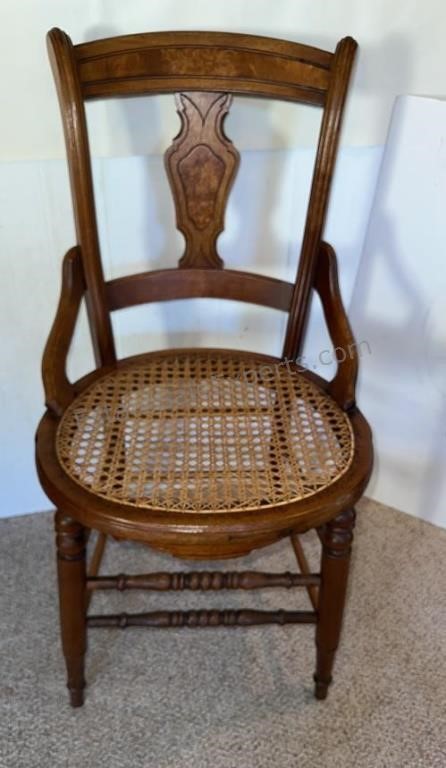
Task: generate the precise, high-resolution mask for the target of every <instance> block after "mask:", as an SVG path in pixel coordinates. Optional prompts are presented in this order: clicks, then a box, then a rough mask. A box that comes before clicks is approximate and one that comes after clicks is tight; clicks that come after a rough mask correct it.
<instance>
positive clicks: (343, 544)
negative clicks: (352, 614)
mask: <svg viewBox="0 0 446 768" xmlns="http://www.w3.org/2000/svg"><path fill="white" fill-rule="evenodd" d="M354 524H355V512H354V510H352V509H349V510H347V511H345V512H343V513H342V514H341V515H339V516H338V517H336V518H335V519H334V520H330V522H329V523H327V524H326V525H325V526H324V528H323V531H322V535H321V539H322V567H321V588H320V595H319V606H318V614H319V615H318V623H317V628H316V648H317V661H316V673H315V675H314V680H315V696H316V698H317V699H325V698H326V697H327V693H328V687H329V685H330V683H331V681H332V674H331V673H332V669H333V664H334V659H335V653H336V648H337V647H338V643H339V637H340V634H341V627H342V616H343V613H344V605H345V595H346V590H347V581H348V570H349V564H350V553H351V545H352V540H353V527H354Z"/></svg>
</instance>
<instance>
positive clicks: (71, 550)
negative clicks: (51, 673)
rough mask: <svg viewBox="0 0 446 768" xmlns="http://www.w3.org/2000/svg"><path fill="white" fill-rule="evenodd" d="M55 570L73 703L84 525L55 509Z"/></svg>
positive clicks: (79, 661)
mask: <svg viewBox="0 0 446 768" xmlns="http://www.w3.org/2000/svg"><path fill="white" fill-rule="evenodd" d="M55 527H56V547H57V573H58V580H59V608H60V628H61V636H62V649H63V653H64V656H65V663H66V667H67V675H68V680H67V687H68V690H69V691H70V702H71V706H73V707H80V706H82V704H83V701H84V687H85V678H84V657H85V651H86V647H87V643H86V560H85V556H86V535H85V534H86V529H85V528H84V527H83V526H82V525H81V524H80V523H78V522H76V520H73V519H72V518H70V517H68V516H67V515H64V514H63V512H56V515H55Z"/></svg>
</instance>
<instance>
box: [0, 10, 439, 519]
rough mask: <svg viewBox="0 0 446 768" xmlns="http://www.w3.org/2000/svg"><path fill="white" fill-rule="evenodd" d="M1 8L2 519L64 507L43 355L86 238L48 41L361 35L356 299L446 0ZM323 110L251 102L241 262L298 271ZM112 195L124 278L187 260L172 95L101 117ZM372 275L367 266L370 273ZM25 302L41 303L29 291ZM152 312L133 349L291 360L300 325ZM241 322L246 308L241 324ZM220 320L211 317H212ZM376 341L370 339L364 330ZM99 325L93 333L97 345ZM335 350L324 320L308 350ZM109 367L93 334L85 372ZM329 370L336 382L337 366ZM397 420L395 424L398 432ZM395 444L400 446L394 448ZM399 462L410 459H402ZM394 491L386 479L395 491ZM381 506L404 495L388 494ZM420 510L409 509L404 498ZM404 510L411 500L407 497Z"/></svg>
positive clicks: (134, 322)
mask: <svg viewBox="0 0 446 768" xmlns="http://www.w3.org/2000/svg"><path fill="white" fill-rule="evenodd" d="M0 14H1V16H2V18H1V19H0V22H1V23H0V57H1V58H2V61H1V63H2V65H3V66H2V68H1V71H2V72H3V73H6V72H7V73H8V77H5V75H3V77H2V82H1V84H0V88H1V93H0V103H1V104H2V119H1V120H0V259H1V275H2V280H1V283H0V327H1V329H2V330H1V333H2V353H3V354H2V367H1V369H0V392H1V395H2V397H1V401H0V411H1V414H0V423H1V424H2V427H1V429H2V433H1V442H0V445H1V448H0V450H1V452H2V456H1V461H0V487H1V489H2V495H3V497H2V499H1V502H0V516H1V515H12V514H20V513H25V512H30V511H34V510H38V509H44V508H48V506H49V502H48V500H47V499H46V498H45V497H44V495H43V494H42V492H41V491H40V488H39V486H38V482H37V479H36V477H35V473H34V466H33V433H34V430H35V426H36V423H37V420H38V418H39V416H40V414H41V412H42V402H43V399H42V398H43V396H42V390H41V386H40V380H39V367H40V358H41V352H42V348H43V344H44V341H45V338H46V335H47V333H48V329H49V326H50V323H51V319H52V316H53V312H54V309H55V305H56V301H57V294H58V290H59V272H60V262H61V257H62V255H63V253H64V251H65V250H66V249H67V248H68V247H70V246H71V245H72V244H73V243H74V233H73V226H72V216H71V208H70V200H69V191H68V181H67V175H66V170H65V163H64V160H63V159H62V158H63V142H62V131H61V126H60V119H59V114H58V107H57V102H56V98H55V93H54V87H53V83H52V79H51V74H50V70H49V66H48V63H47V60H46V51H45V45H44V35H45V33H46V31H47V30H48V29H49V28H50V27H51V26H55V25H57V26H61V27H62V28H65V29H66V31H68V32H69V34H70V35H71V36H72V38H73V40H74V42H79V41H82V40H86V39H92V38H95V37H101V36H107V35H110V34H118V33H130V32H137V31H141V30H157V29H158V30H159V29H172V28H177V29H181V28H183V29H192V28H196V29H225V30H234V31H245V32H253V33H258V34H269V35H273V36H274V35H276V36H283V37H288V38H290V39H296V40H301V41H304V42H308V43H314V44H316V45H321V46H324V47H333V46H334V44H335V42H336V40H337V39H339V38H340V37H341V36H343V35H345V34H352V35H353V36H355V37H356V38H357V39H358V41H359V42H360V45H361V51H360V58H359V65H358V68H357V71H356V75H355V80H354V88H353V93H352V97H351V100H350V106H349V109H348V113H347V116H346V124H345V131H344V134H343V146H342V150H341V153H340V162H339V167H338V173H337V176H336V181H335V189H334V194H333V200H332V205H331V209H330V215H329V221H328V226H327V237H328V238H330V239H331V240H332V242H333V243H334V245H335V246H336V248H337V250H338V254H339V257H340V260H341V280H342V287H343V292H344V297H345V299H346V302H347V304H348V303H349V300H350V297H351V292H352V288H353V285H354V283H355V280H356V276H357V272H358V266H359V262H360V256H361V252H362V245H363V241H364V237H365V232H366V227H367V222H368V218H369V213H370V207H371V204H372V201H373V195H374V190H375V184H376V178H377V175H378V171H379V165H380V159H381V155H382V144H383V142H384V137H385V134H386V130H387V126H388V121H389V116H390V112H391V106H392V103H393V101H394V98H395V96H396V95H397V94H398V93H400V92H410V91H418V92H423V93H435V94H441V93H442V90H444V88H445V86H444V78H443V77H442V72H443V71H444V63H443V60H442V59H443V56H444V54H443V47H442V44H440V39H439V36H440V35H441V34H442V33H441V30H442V28H443V27H442V24H443V22H444V15H445V12H444V11H443V5H442V4H440V2H433V0H431V2H430V3H425V4H424V5H423V11H422V13H421V11H420V6H419V3H415V2H407V1H406V2H403V1H402V0H393V2H392V3H391V4H388V3H384V2H383V0H375V2H374V3H373V4H371V3H369V2H367V3H366V2H365V0H316V1H315V0H307V1H305V2H304V1H303V2H299V3H296V2H294V0H275V2H274V4H272V3H271V2H270V0H243V1H242V0H213V1H212V2H210V1H209V0H190V1H189V2H186V1H185V0H170V1H169V0H162V1H161V0H159V1H158V0H152V2H150V3H147V1H146V0H144V2H142V0H132V2H131V3H122V2H118V1H117V0H91V1H90V2H88V3H87V2H85V0H71V1H70V2H68V0H64V1H63V2H61V0H42V1H41V2H39V3H34V2H30V0H21V2H20V3H15V2H12V0H9V1H8V0H3V3H2V6H1V10H0ZM314 114H315V113H314V112H313V111H312V110H311V109H308V108H302V109H299V108H295V107H293V106H292V105H283V104H278V105H275V106H273V107H270V106H268V105H266V104H265V103H263V102H258V101H249V102H241V101H240V100H237V103H236V104H235V105H234V108H233V111H232V114H231V116H230V118H229V120H228V123H227V131H228V133H229V135H230V136H231V138H233V139H234V141H235V143H236V144H237V146H238V147H239V148H241V149H242V150H243V152H242V166H241V170H240V174H239V177H238V179H237V183H236V186H235V189H234V191H233V194H232V195H231V200H230V206H229V211H228V220H227V230H226V232H225V233H224V235H223V236H222V237H221V241H220V249H221V252H222V255H223V256H224V258H225V260H226V262H227V263H228V264H229V265H230V266H240V267H243V268H248V269H253V268H254V267H255V268H257V269H258V270H259V271H264V272H267V273H269V274H283V275H286V276H287V277H289V278H292V277H293V276H294V270H295V266H296V261H297V254H298V247H299V237H300V228H301V224H302V220H303V213H304V209H305V200H306V198H305V191H306V189H307V188H308V182H309V173H310V166H311V159H312V155H313V148H312V141H313V138H314V137H313V134H312V133H311V130H310V129H311V128H314V124H315V120H314ZM89 122H90V125H91V133H92V139H93V150H94V155H95V157H96V158H97V159H96V160H95V164H94V172H95V184H96V188H97V195H98V213H99V219H100V230H101V242H102V246H103V256H104V263H105V269H106V273H107V276H115V275H117V274H124V273H126V272H131V271H133V270H134V269H140V268H150V267H156V266H160V265H161V264H162V265H168V264H174V263H175V260H176V259H177V257H178V256H179V254H180V252H181V238H180V236H179V235H177V234H176V233H175V230H174V217H173V208H172V202H171V199H170V194H169V191H168V188H167V183H166V180H165V176H164V172H163V169H162V162H161V158H160V153H161V152H162V151H163V150H164V148H165V147H166V144H168V143H169V142H170V139H171V137H172V136H173V135H174V134H175V133H176V132H177V126H178V120H177V117H176V116H175V113H174V109H173V105H172V100H171V99H170V97H162V98H159V99H156V100H154V101H153V102H150V101H148V100H147V99H142V100H125V101H120V102H119V103H117V104H112V103H111V102H107V103H104V104H94V105H91V109H90V110H89ZM361 268H363V267H361ZM22 296H24V299H22V298H21V297H22ZM191 306H192V305H191V304H190V303H186V302H178V303H171V304H166V305H164V306H162V307H150V308H147V307H143V308H138V309H134V310H130V311H126V312H123V313H119V314H118V315H117V316H116V321H115V322H116V330H117V333H118V337H119V345H118V346H119V350H120V352H121V354H127V353H130V352H133V351H139V350H141V349H144V348H155V347H160V346H162V345H163V344H166V343H169V344H188V343H189V344H190V343H202V344H206V343H207V344H211V343H216V344H220V345H223V344H226V345H228V344H229V338H230V339H231V343H232V344H234V345H235V346H240V347H245V348H254V349H255V348H257V349H262V350H265V349H269V350H271V351H272V352H274V351H278V350H279V349H280V337H281V332H282V330H283V318H282V317H281V316H280V314H279V313H276V312H274V311H273V310H271V311H270V310H263V313H262V314H261V315H259V310H257V309H255V308H249V307H244V306H242V307H236V306H235V307H231V308H229V307H227V308H226V309H227V310H228V314H227V315H226V319H225V320H224V321H223V320H222V314H221V310H219V312H218V315H217V311H216V308H215V304H214V302H211V301H207V302H204V301H203V302H197V305H196V306H195V308H194V309H191ZM229 310H231V313H230V314H229ZM205 313H206V315H205ZM359 330H360V335H364V334H365V333H366V329H365V328H363V326H362V325H361V326H360V328H359ZM82 331H84V333H82ZM326 346H327V338H326V334H325V332H324V330H323V327H322V324H321V321H320V317H319V315H318V312H317V309H316V311H315V312H314V313H313V318H312V327H311V336H310V340H309V343H308V345H307V349H306V351H307V354H308V356H309V358H310V360H311V361H312V364H314V365H316V366H319V367H320V363H319V361H318V359H317V355H318V353H319V352H320V351H321V349H323V348H325V347H326ZM91 364H92V358H91V352H90V349H89V344H88V336H87V334H86V333H85V322H84V320H83V322H81V324H80V328H79V334H78V338H77V341H76V349H75V352H74V354H73V355H72V359H71V363H70V367H71V370H72V372H73V374H80V373H81V372H83V371H84V370H86V369H87V368H88V367H89V366H91ZM322 373H327V371H326V370H323V371H322ZM384 422H385V420H381V422H380V425H379V429H380V430H383V432H384V431H385V430H386V429H391V423H390V420H389V421H388V424H387V425H386V424H385V423H384ZM392 450H393V449H392ZM386 458H388V459H389V461H390V462H391V461H397V457H396V453H395V456H393V455H391V456H390V458H389V457H386ZM388 482H390V480H389V481H386V483H387V485H386V488H387V486H388ZM375 495H376V497H377V498H380V497H382V498H384V497H385V498H390V497H389V494H388V492H387V490H386V489H385V488H384V489H383V486H382V485H380V484H379V483H378V485H376V493H375ZM404 501H405V502H406V497H404ZM393 503H395V504H396V506H400V507H401V506H403V504H401V503H398V494H396V496H395V499H394V500H393Z"/></svg>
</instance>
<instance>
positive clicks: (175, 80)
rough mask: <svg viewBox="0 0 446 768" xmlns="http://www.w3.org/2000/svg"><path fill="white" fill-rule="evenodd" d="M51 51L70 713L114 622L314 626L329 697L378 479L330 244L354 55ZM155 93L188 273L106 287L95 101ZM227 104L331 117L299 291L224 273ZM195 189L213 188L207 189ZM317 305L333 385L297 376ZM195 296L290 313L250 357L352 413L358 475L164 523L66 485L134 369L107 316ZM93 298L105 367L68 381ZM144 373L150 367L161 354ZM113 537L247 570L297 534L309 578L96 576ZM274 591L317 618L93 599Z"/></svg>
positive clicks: (51, 483) (53, 379)
mask: <svg viewBox="0 0 446 768" xmlns="http://www.w3.org/2000/svg"><path fill="white" fill-rule="evenodd" d="M48 45H49V54H50V59H51V62H52V67H53V72H54V76H55V81H56V85H57V90H58V95H59V101H60V105H61V110H62V119H63V124H64V130H65V137H66V144H67V155H68V164H69V170H70V179H71V186H72V194H73V205H74V214H75V221H76V231H77V239H78V244H77V245H76V246H75V247H73V248H72V249H70V250H69V251H68V253H67V254H66V256H65V258H64V262H63V272H62V290H61V297H60V302H59V306H58V309H57V313H56V317H55V320H54V324H53V327H52V330H51V333H50V336H49V338H48V342H47V345H46V348H45V352H44V357H43V366H42V369H43V380H44V387H45V398H46V406H47V411H46V413H45V415H44V416H43V418H42V420H41V422H40V425H39V428H38V431H37V440H36V461H37V468H38V473H39V478H40V481H41V483H42V486H43V488H44V490H45V491H46V493H47V494H48V496H49V497H50V499H51V500H52V501H53V502H54V504H55V505H56V507H57V512H56V516H55V525H56V545H57V562H58V578H59V597H60V617H61V633H62V646H63V651H64V655H65V660H66V666H67V673H68V688H69V691H70V701H71V704H72V705H73V706H80V705H81V704H82V703H83V690H84V686H85V678H84V656H85V651H86V635H87V628H88V627H112V626H116V627H121V628H124V627H127V626H146V627H158V628H159V627H182V626H186V627H212V626H219V625H223V626H252V625H259V624H265V623H276V624H288V623H312V624H315V625H316V645H317V664H316V673H315V683H316V687H315V694H316V697H317V698H319V699H323V698H325V697H326V695H327V690H328V686H329V684H330V682H331V677H332V667H333V662H334V655H335V651H336V648H337V645H338V642H339V636H340V631H341V624H342V615H343V609H344V602H345V594H346V586H347V577H348V568H349V560H350V552H351V543H352V536H353V527H354V521H355V513H354V505H355V504H356V502H357V501H358V499H359V498H360V496H361V495H362V493H363V491H364V488H365V486H366V484H367V481H368V479H369V476H370V472H371V468H372V443H371V434H370V429H369V427H368V425H367V422H366V421H365V419H364V417H363V416H362V414H361V413H360V411H359V410H358V408H357V407H356V404H355V383H356V378H357V370H358V354H357V348H356V345H355V342H354V337H353V334H352V331H351V328H350V325H349V322H348V319H347V316H346V313H345V310H344V308H343V305H342V300H341V295H340V291H339V284H338V276H337V264H336V256H335V253H334V250H333V248H332V247H331V246H330V245H329V244H327V243H325V242H324V241H323V239H322V235H323V227H324V222H325V217H326V210H327V205H328V199H329V191H330V184H331V179H332V175H333V170H334V163H335V157H336V150H337V145H338V141H339V132H340V125H341V118H342V113H343V108H344V103H345V98H346V94H347V88H348V82H349V78H350V72H351V68H352V64H353V59H354V55H355V50H356V43H355V42H354V41H353V40H352V39H351V38H344V39H343V40H341V41H340V43H339V44H338V46H337V48H336V51H335V53H334V54H332V53H329V52H327V51H321V50H319V49H316V48H312V47H310V46H304V45H300V44H298V43H291V42H287V41H282V40H274V39H272V38H263V37H256V36H251V35H237V34H233V33H202V32H196V33H195V32H185V33H183V32H171V33H147V34H144V35H131V36H122V37H117V38H110V39H107V40H98V41H93V42H89V43H83V44H80V45H77V46H73V44H72V43H71V40H70V39H69V37H68V36H67V35H66V34H65V33H63V32H62V31H61V30H58V29H54V30H51V32H50V33H49V34H48ZM209 71H211V72H212V76H209V74H208V72H209ZM145 93H176V94H179V95H178V96H177V108H178V112H179V114H180V117H181V120H182V130H181V132H180V134H179V135H178V136H177V137H176V139H174V141H173V144H172V146H171V147H170V149H169V150H168V151H167V153H166V170H167V173H168V177H169V181H170V184H171V187H172V192H173V195H174V200H175V206H176V213H177V225H178V228H179V229H180V230H181V231H182V232H183V234H184V236H185V242H186V248H185V253H184V255H183V257H182V259H181V260H180V263H179V268H178V269H164V270H158V271H156V272H147V273H143V274H140V275H132V276H130V277H125V278H119V279H117V280H111V281H108V282H107V281H105V279H104V275H103V272H102V264H101V259H100V250H99V239H98V234H97V223H96V215H95V208H94V195H93V184H92V175H91V161H90V153H89V147H88V136H87V126H86V119H85V108H84V101H85V100H88V99H91V98H99V97H101V98H105V97H109V96H126V95H137V94H145ZM231 94H241V95H254V96H261V97H270V98H280V99H287V100H292V101H296V102H304V103H309V104H314V105H317V106H321V107H323V117H322V123H321V130H320V137H319V145H318V151H317V157H316V163H315V170H314V175H313V181H312V187H311V193H310V200H309V209H308V216H307V222H306V226H305V231H304V238H303V243H302V250H301V255H300V260H299V267H298V271H297V277H296V281H295V283H294V284H292V283H287V282H286V281H282V280H276V279H274V278H268V277H264V276H261V275H253V274H248V273H243V272H239V271H235V270H229V269H225V268H223V262H222V260H221V258H220V257H219V255H218V251H217V238H218V235H219V233H220V232H221V230H222V229H223V225H224V210H225V206H226V202H227V197H228V194H229V191H230V188H231V184H232V181H233V178H234V175H235V172H236V169H237V166H238V153H237V151H236V150H235V148H234V147H233V145H232V143H231V142H230V141H229V139H228V138H227V137H226V135H225V133H224V131H223V120H224V117H225V115H226V113H227V111H228V109H229V106H230V102H231ZM197 174H198V176H197ZM197 178H198V179H199V181H200V184H194V180H195V181H196V179H197ZM203 184H204V186H203ZM198 188H199V189H198ZM313 293H317V294H318V295H319V297H320V300H321V303H322V307H323V311H324V315H325V319H326V323H327V327H328V330H329V333H330V336H331V339H332V342H333V345H334V347H336V348H340V349H342V350H347V351H348V354H346V355H344V356H343V359H342V361H341V362H339V364H338V369H337V372H336V375H335V377H334V378H333V380H332V381H330V382H327V381H325V380H323V379H322V378H320V377H319V376H316V375H315V374H314V373H312V372H310V371H302V370H301V368H300V367H299V366H298V365H297V363H296V360H297V359H298V355H299V351H300V349H301V345H302V339H303V335H304V331H305V325H306V319H307V315H308V307H309V303H310V300H311V297H312V294H313ZM194 297H213V298H226V299H228V298H229V299H235V300H239V301H248V302H251V303H254V304H260V305H263V306H268V307H273V308H275V309H278V310H281V311H286V312H287V313H288V325H287V331H286V335H285V342H284V347H283V354H282V357H281V358H274V357H271V356H266V355H254V357H255V359H256V360H258V361H259V363H263V362H265V363H269V364H271V363H273V364H280V363H283V362H284V361H286V363H287V365H289V370H290V373H293V371H295V372H297V371H299V374H300V375H303V376H305V377H307V378H308V379H309V380H311V381H312V382H314V383H316V384H317V385H318V386H319V387H320V388H321V389H323V390H324V391H325V392H326V394H327V397H330V398H332V399H333V400H335V401H336V402H337V403H338V405H339V406H340V407H341V408H342V409H343V410H344V411H345V412H346V413H347V414H348V418H349V419H350V423H351V426H352V430H353V434H354V457H353V461H352V463H351V465H350V467H349V468H348V470H347V471H346V472H345V473H344V474H342V476H340V477H339V478H338V479H337V480H336V481H334V482H333V483H332V484H331V485H329V486H327V487H326V488H324V489H323V490H321V491H319V492H317V493H315V494H313V495H311V496H309V497H306V498H303V499H301V500H299V501H294V502H287V503H284V504H282V505H278V506H276V507H275V508H274V509H271V508H266V507H265V508H262V507H259V508H258V509H256V510H247V511H244V512H243V511H242V512H241V511H230V510H228V511H223V512H221V511H218V513H200V512H190V511H187V512H184V513H182V512H172V513H168V514H166V512H160V511H159V510H155V509H150V508H144V509H143V508H137V507H136V508H135V506H131V505H129V504H127V505H126V504H122V503H118V502H116V501H110V500H106V499H103V498H100V497H99V496H97V495H95V494H93V493H91V492H89V491H88V490H87V489H86V488H83V487H81V485H80V484H78V483H76V482H74V481H73V480H72V479H71V478H70V477H69V476H68V475H67V474H66V472H64V471H63V468H62V467H61V465H60V462H59V460H58V457H57V452H56V433H57V428H58V424H59V421H60V419H61V417H62V416H63V414H64V412H65V410H66V408H67V406H68V405H69V404H70V403H72V402H73V401H74V400H75V399H76V397H77V396H78V395H79V394H80V393H81V392H83V391H84V390H85V389H86V388H87V387H88V386H90V385H91V384H92V383H93V382H94V381H96V380H97V379H98V378H100V377H101V376H103V375H104V374H106V373H110V372H113V371H115V370H118V369H119V367H120V366H122V365H125V364H128V362H129V360H128V359H127V360H125V361H119V360H117V359H116V354H115V347H114V340H113V334H112V328H111V321H110V313H111V312H112V311H115V310H118V309H121V308H123V307H127V306H134V305H136V304H139V303H143V302H149V301H155V300H157V301H158V300H173V299H178V298H194ZM83 300H85V301H86V305H87V309H88V316H89V321H90V328H91V334H92V340H93V346H94V351H95V357H96V364H97V368H96V370H94V371H93V372H91V373H89V374H88V375H87V376H85V377H83V378H82V379H81V380H80V381H77V382H74V383H72V382H70V381H69V379H68V377H67V373H66V361H67V355H68V351H69V348H70V345H71V341H72V336H73V333H74V329H75V325H76V320H77V317H78V313H79V308H80V305H81V302H82V301H83ZM182 352H184V350H182ZM247 354H248V353H247ZM143 357H144V356H143ZM249 357H250V359H252V358H253V354H252V353H249ZM144 359H147V363H148V364H150V354H148V355H146V356H145V358H144ZM309 529H316V530H317V532H318V535H319V538H320V541H321V545H322V556H321V570H320V573H312V572H311V571H310V569H309V567H308V563H307V561H306V558H305V555H304V552H303V549H302V545H301V542H300V539H299V535H300V534H302V533H304V532H306V531H308V530H309ZM92 530H95V531H97V532H98V539H97V543H96V548H95V550H94V553H93V556H92V559H91V562H90V565H89V566H88V567H87V562H86V548H87V540H88V538H89V535H90V532H91V531H92ZM109 534H110V535H112V536H114V537H116V538H117V539H130V540H135V541H141V542H144V543H146V544H148V545H149V546H151V547H154V548H157V549H160V550H163V551H167V552H169V553H171V554H173V555H175V556H178V557H182V558H187V559H197V560H200V559H221V558H222V557H225V558H231V557H237V556H241V555H244V554H246V553H247V552H249V551H251V550H252V549H255V548H258V547H263V546H266V545H268V544H271V543H273V542H275V541H277V540H279V539H281V538H283V537H287V536H289V537H290V539H291V543H292V546H293V549H294V552H295V554H296V558H297V563H298V566H299V569H300V573H296V574H291V573H276V574H265V573H257V572H252V571H245V572H243V571H240V572H237V571H235V572H234V571H226V572H209V571H191V572H184V573H171V574H169V573H154V574H143V575H125V574H119V575H99V568H100V562H101V559H102V555H103V552H104V547H105V541H106V536H107V535H109ZM262 587H268V588H271V587H274V588H291V587H293V588H294V587H304V588H306V589H307V591H308V595H309V599H310V602H311V607H312V610H309V611H283V610H278V611H253V610H240V611H233V610H224V611H215V610H208V611H203V610H200V611H184V612H182V611H170V612H169V611H158V612H149V613H143V614H133V615H131V614H125V613H124V614H119V615H105V616H97V615H88V604H89V601H90V598H91V595H92V594H93V593H94V592H95V591H96V590H98V589H104V590H108V589H118V590H124V589H145V590H163V591H164V590H169V589H172V590H183V589H192V590H196V589H200V590H211V591H213V590H218V589H228V590H231V589H259V588H262Z"/></svg>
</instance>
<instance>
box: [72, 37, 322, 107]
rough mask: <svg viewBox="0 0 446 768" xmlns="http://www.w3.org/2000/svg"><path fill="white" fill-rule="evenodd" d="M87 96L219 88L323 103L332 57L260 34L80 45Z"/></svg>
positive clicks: (80, 67) (77, 51)
mask: <svg viewBox="0 0 446 768" xmlns="http://www.w3.org/2000/svg"><path fill="white" fill-rule="evenodd" d="M74 50H75V56H76V61H77V67H78V73H79V80H80V84H81V90H82V95H83V97H84V98H85V99H91V98H103V97H107V96H110V97H111V96H125V95H132V94H133V95H137V94H145V93H176V92H182V91H219V92H228V93H240V94H248V95H252V96H260V97H266V98H276V99H284V100H292V101H300V102H303V103H308V104H317V105H320V106H322V105H323V104H324V103H325V95H326V92H327V89H328V86H329V83H330V68H331V63H332V58H333V54H331V53H329V52H327V51H322V50H319V49H318V48H313V47H311V46H306V45H301V44H299V43H292V42H288V41H285V40H275V39H272V38H268V37H258V36H255V35H242V34H235V33H221V32H206V33H204V32H200V33H197V32H155V33H154V32H151V33H147V34H141V35H125V36H122V37H115V38H108V39H106V40H95V41H93V42H91V43H82V44H80V45H77V46H75V48H74Z"/></svg>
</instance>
